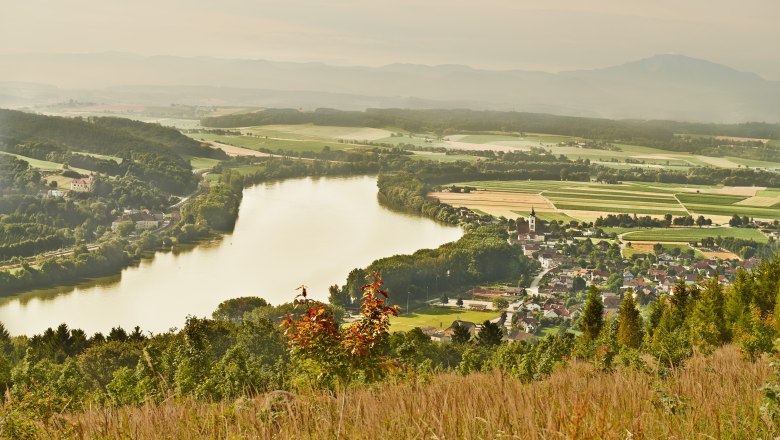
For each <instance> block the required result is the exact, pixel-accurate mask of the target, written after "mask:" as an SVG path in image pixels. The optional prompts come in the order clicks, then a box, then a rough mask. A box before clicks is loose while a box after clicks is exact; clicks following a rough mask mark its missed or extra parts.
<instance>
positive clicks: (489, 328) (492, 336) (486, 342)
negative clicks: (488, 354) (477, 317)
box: [477, 321, 504, 347]
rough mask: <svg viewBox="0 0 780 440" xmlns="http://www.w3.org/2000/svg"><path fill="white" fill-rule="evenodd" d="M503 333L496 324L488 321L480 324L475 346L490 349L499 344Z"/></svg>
mask: <svg viewBox="0 0 780 440" xmlns="http://www.w3.org/2000/svg"><path fill="white" fill-rule="evenodd" d="M503 336H504V333H503V332H502V331H501V327H499V326H498V324H494V323H492V322H490V321H485V322H483V323H482V328H481V329H480V330H479V333H477V344H479V345H481V346H483V347H492V346H494V345H499V344H501V338H502V337H503Z"/></svg>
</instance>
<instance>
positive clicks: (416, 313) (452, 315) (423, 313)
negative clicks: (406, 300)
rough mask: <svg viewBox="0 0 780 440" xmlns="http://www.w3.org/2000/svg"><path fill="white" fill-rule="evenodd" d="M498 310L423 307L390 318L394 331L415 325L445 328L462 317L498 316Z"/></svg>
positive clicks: (475, 318)
mask: <svg viewBox="0 0 780 440" xmlns="http://www.w3.org/2000/svg"><path fill="white" fill-rule="evenodd" d="M497 316H498V313H496V312H478V311H474V310H469V309H465V308H464V309H461V308H453V307H422V308H419V309H416V310H412V311H411V312H410V313H402V314H401V315H400V316H394V317H391V318H390V324H391V329H392V331H394V332H395V331H409V330H411V329H413V328H415V327H435V328H442V329H445V328H447V327H449V326H450V324H452V321H455V320H456V319H460V320H462V321H469V322H474V323H481V322H484V321H485V320H491V319H493V318H496V317H497Z"/></svg>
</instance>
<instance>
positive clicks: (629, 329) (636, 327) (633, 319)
mask: <svg viewBox="0 0 780 440" xmlns="http://www.w3.org/2000/svg"><path fill="white" fill-rule="evenodd" d="M617 341H618V343H619V344H621V345H625V346H626V347H631V348H639V344H641V343H642V317H641V316H639V310H638V309H637V308H636V304H635V303H634V292H632V291H631V290H629V291H627V292H626V293H625V296H623V302H622V303H620V314H619V315H618V331H617Z"/></svg>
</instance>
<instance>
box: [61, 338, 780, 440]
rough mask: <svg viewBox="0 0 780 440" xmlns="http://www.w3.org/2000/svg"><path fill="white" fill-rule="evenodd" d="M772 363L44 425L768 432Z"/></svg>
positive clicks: (111, 412) (475, 379)
mask: <svg viewBox="0 0 780 440" xmlns="http://www.w3.org/2000/svg"><path fill="white" fill-rule="evenodd" d="M768 375H769V369H768V364H767V362H765V361H758V362H756V363H751V362H748V361H745V360H743V359H742V358H741V357H740V355H739V354H738V352H737V350H736V348H735V347H733V346H727V347H724V348H722V349H720V350H719V351H717V352H716V353H715V354H714V355H712V356H711V357H707V358H702V357H697V358H694V359H692V360H691V361H690V362H689V363H688V364H687V365H686V366H685V367H683V368H680V369H676V370H673V371H671V372H670V373H669V374H668V375H665V376H657V375H655V374H653V373H652V372H648V373H645V372H641V371H638V370H636V369H631V368H625V367H621V368H618V369H617V371H615V372H613V373H599V372H597V371H595V370H594V369H593V368H592V367H590V366H588V365H584V364H574V365H573V366H571V367H568V368H566V369H563V370H559V371H557V372H555V373H553V375H552V376H551V377H550V378H549V379H546V380H543V381H540V382H533V383H530V384H523V383H521V382H520V381H518V380H516V379H512V378H509V377H506V376H502V375H501V374H499V373H497V372H496V373H489V374H485V373H479V374H471V375H468V376H460V375H457V374H454V373H450V374H433V375H430V374H425V373H423V374H421V375H419V376H416V377H412V378H410V379H409V380H406V381H403V382H401V383H398V384H394V385H384V386H382V387H381V388H378V389H371V388H360V389H350V390H348V391H347V393H346V395H343V394H342V393H336V394H335V395H334V394H332V393H329V392H325V391H322V392H312V391H308V392H301V393H298V394H296V395H280V394H276V395H275V394H271V393H269V394H262V395H258V396H256V397H254V398H246V399H240V400H235V401H221V402H216V403H210V402H204V401H197V400H194V399H183V400H175V399H168V400H166V401H164V402H163V403H161V404H146V405H142V406H131V407H121V408H113V409H92V410H87V411H85V412H81V413H75V414H66V415H62V416H57V417H56V419H57V420H56V423H51V424H49V425H48V426H47V429H50V430H51V431H50V432H49V435H50V436H51V437H55V438H56V437H62V436H65V435H67V434H69V433H71V435H72V433H79V435H80V436H84V437H88V438H95V437H99V438H108V437H111V438H124V437H133V438H159V435H160V433H162V432H164V433H166V436H169V437H170V438H204V437H205V438H262V439H271V438H282V439H300V438H337V437H339V436H340V438H345V439H379V438H387V439H390V438H398V439H401V438H420V439H422V438H439V439H445V438H446V439H456V438H472V439H496V438H523V439H551V438H571V439H593V438H599V439H625V438H633V439H644V438H648V439H650V438H771V437H774V436H775V435H777V433H778V432H777V430H776V428H775V427H773V426H770V425H767V424H766V423H765V421H764V420H763V419H762V417H761V414H760V410H759V408H760V406H761V403H762V396H761V393H760V392H759V388H760V387H761V386H762V385H763V384H764V382H765V381H766V380H767V378H768ZM286 396H289V397H286ZM342 405H343V416H342V415H341V414H342Z"/></svg>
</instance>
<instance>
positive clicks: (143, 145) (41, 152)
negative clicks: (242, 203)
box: [0, 109, 225, 194]
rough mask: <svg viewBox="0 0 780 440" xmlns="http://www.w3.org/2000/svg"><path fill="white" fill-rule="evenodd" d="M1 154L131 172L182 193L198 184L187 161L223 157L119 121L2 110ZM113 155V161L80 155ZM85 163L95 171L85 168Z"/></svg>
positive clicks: (163, 131) (173, 134)
mask: <svg viewBox="0 0 780 440" xmlns="http://www.w3.org/2000/svg"><path fill="white" fill-rule="evenodd" d="M0 150H3V151H7V152H9V153H14V154H19V155H22V156H27V157H32V158H35V159H40V160H48V161H52V162H60V163H66V164H70V165H71V166H79V167H85V168H87V169H89V170H92V171H99V172H103V173H106V174H109V175H125V174H126V173H130V174H131V175H134V176H136V177H137V178H139V179H141V180H144V181H146V182H149V183H152V184H154V185H156V186H157V187H158V188H159V189H161V190H163V191H166V192H170V193H174V194H186V193H188V192H190V191H192V190H193V189H194V188H195V186H196V184H197V179H196V178H195V177H194V176H193V175H192V168H191V166H190V162H189V159H188V158H185V157H183V156H201V157H214V158H224V157H225V153H224V152H222V151H221V150H217V149H213V148H209V147H207V146H205V145H202V144H201V143H200V142H198V141H195V140H194V139H191V138H188V137H187V136H184V135H183V134H181V133H180V132H179V131H177V130H175V129H172V128H167V127H162V126H160V125H156V124H147V123H143V122H138V121H132V120H129V119H122V118H87V119H82V118H63V117H57V116H44V115H38V114H32V113H23V112H18V111H13V110H4V109H0ZM82 152H86V153H97V154H102V155H110V156H116V157H119V158H121V159H122V161H121V163H120V164H117V163H116V162H114V161H112V160H103V159H96V158H91V157H89V156H86V155H83V154H78V153H82ZM85 162H89V163H91V164H92V165H94V166H89V165H84V163H85Z"/></svg>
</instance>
